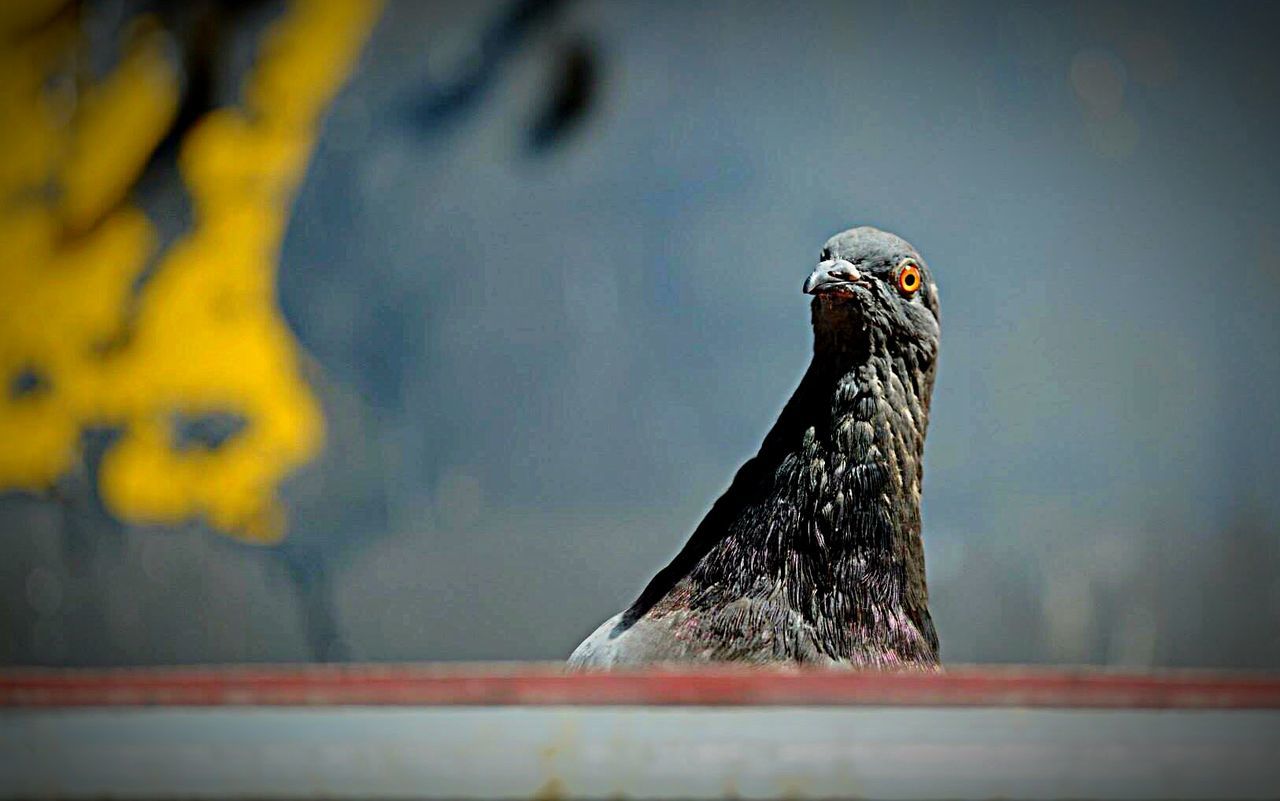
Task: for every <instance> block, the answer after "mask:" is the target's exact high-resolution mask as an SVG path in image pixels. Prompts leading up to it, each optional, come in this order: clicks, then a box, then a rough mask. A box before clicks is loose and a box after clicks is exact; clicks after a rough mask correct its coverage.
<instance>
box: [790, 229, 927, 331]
mask: <svg viewBox="0 0 1280 801" xmlns="http://www.w3.org/2000/svg"><path fill="white" fill-rule="evenodd" d="M819 258H820V261H819V262H818V266H817V268H816V269H815V270H814V271H813V273H812V274H811V275H810V276H809V278H808V279H807V280H806V281H805V282H804V291H805V293H807V294H809V295H813V303H812V310H813V328H814V335H815V345H816V346H817V347H818V348H819V349H823V348H824V347H832V348H835V349H838V350H848V349H860V348H861V347H865V346H866V345H867V344H869V340H871V339H873V338H874V339H882V340H884V341H885V342H884V344H888V345H890V346H891V347H892V346H902V345H912V346H915V347H917V348H919V349H921V350H923V351H924V352H925V353H928V354H930V355H932V354H934V353H936V351H937V346H938V336H939V328H938V287H937V286H936V285H935V284H934V282H933V276H932V274H931V273H930V272H929V267H928V265H927V264H925V261H924V259H922V258H921V257H920V254H919V253H917V252H916V249H915V248H914V247H912V246H911V244H910V243H909V242H907V241H906V240H905V239H902V238H901V237H897V236H894V235H893V234H891V233H888V232H886V231H881V230H880V229H878V228H872V227H871V226H861V227H858V228H850V229H849V230H847V231H843V232H841V233H839V234H836V235H835V236H833V237H831V238H830V239H828V240H827V243H826V245H825V246H824V247H823V248H822V254H821V256H820V257H819Z"/></svg>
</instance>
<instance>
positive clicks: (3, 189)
mask: <svg viewBox="0 0 1280 801" xmlns="http://www.w3.org/2000/svg"><path fill="white" fill-rule="evenodd" d="M37 5H38V4H31V8H32V9H34V10H33V11H32V12H31V13H29V14H28V15H27V16H26V17H23V16H22V15H17V14H13V13H9V12H6V13H5V14H3V15H0V36H4V37H5V38H6V39H7V40H9V41H6V42H5V43H4V44H3V47H2V49H0V119H4V120H5V121H6V123H5V125H4V126H3V127H0V379H2V380H4V381H6V382H7V383H8V384H9V387H8V391H3V390H5V387H3V386H0V442H3V443H4V444H3V447H0V489H6V488H7V489H20V490H27V491H41V490H44V489H47V488H48V487H49V486H50V485H51V484H52V483H53V482H55V481H56V480H57V479H58V477H59V476H61V475H63V474H65V473H66V472H67V471H69V470H70V469H72V467H73V466H74V464H75V463H76V461H77V460H78V459H79V458H80V453H79V448H80V441H81V436H82V433H83V432H84V431H85V429H87V428H92V427H104V426H105V427H112V428H117V429H119V430H120V432H121V435H120V437H119V439H118V440H117V441H116V442H115V443H114V444H113V445H112V446H111V447H110V448H109V449H108V450H107V452H106V455H105V456H104V459H103V462H102V465H101V469H100V474H99V481H100V489H101V493H102V497H103V499H104V502H105V503H106V505H107V507H108V509H109V510H110V511H111V512H112V513H113V514H115V515H117V516H118V517H120V518H121V519H123V520H128V521H134V522H139V523H178V522H181V521H184V520H187V519H190V518H195V517H200V518H203V519H205V520H207V521H208V522H209V523H211V524H212V525H213V526H215V527H217V528H219V529H221V530H223V531H226V532H227V533H229V534H232V535H234V536H236V537H239V538H242V539H245V540H250V541H256V542H273V541H276V540H278V539H279V538H280V537H281V536H283V533H284V530H285V529H284V519H283V512H282V510H281V508H280V504H279V501H278V497H277V492H278V486H279V483H280V481H281V480H282V479H283V478H284V477H285V476H286V475H287V474H288V473H289V472H290V471H292V470H293V469H295V468H296V467H298V466H299V465H300V464H302V463H304V462H305V461H307V460H309V459H310V458H312V457H313V456H314V455H315V454H316V453H317V452H318V450H319V448H320V447H321V444H322V438H323V419H322V417H321V414H320V411H319V408H318V405H317V403H316V401H315V399H314V398H313V397H312V395H311V393H310V392H309V390H308V388H307V386H306V384H305V382H304V381H303V379H302V376H301V375H300V372H299V352H298V346H297V344H296V343H295V342H294V340H293V338H292V336H291V334H290V332H289V330H288V328H287V326H286V325H285V323H284V320H283V319H282V317H281V316H280V314H279V311H278V309H277V307H276V298H275V271H276V267H277V260H278V255H279V251H280V246H281V242H282V239H283V236H284V231H285V226H286V223H287V221H288V213H289V209H290V205H291V203H292V200H293V197H294V194H295V193H296V190H297V188H298V184H299V182H300V181H301V179H302V176H303V174H304V171H305V168H306V164H307V161H308V158H309V157H310V154H311V151H312V149H313V146H314V143H315V139H316V135H317V126H318V121H319V117H320V115H321V114H322V112H323V110H324V108H325V107H326V106H327V105H328V103H329V102H330V100H331V99H332V97H333V95H334V94H335V93H336V92H337V90H338V88H339V87H340V85H341V83H342V81H343V80H344V79H345V78H346V76H347V75H348V74H349V72H350V70H351V69H352V67H353V65H354V63H355V60H356V58H357V56H358V55H359V51H360V48H361V47H362V46H363V44H364V41H365V40H366V39H367V37H368V34H369V32H370V30H371V29H372V26H373V23H374V21H375V20H376V18H377V16H378V13H379V11H380V7H379V5H378V4H376V3H373V2H366V1H365V0H297V2H294V3H292V4H291V5H289V6H288V8H287V10H286V11H285V12H284V14H283V15H282V16H281V17H280V18H279V19H278V20H276V21H275V22H274V24H273V25H272V26H271V27H270V28H269V30H268V31H267V32H266V34H265V35H264V37H263V41H262V44H261V46H260V50H259V54H258V59H257V63H256V65H255V66H254V68H253V70H252V71H251V73H250V75H249V76H248V78H247V79H246V82H245V86H244V92H243V96H244V98H245V102H244V105H243V107H238V108H223V109H218V110H216V111H213V112H210V113H208V114H207V115H205V116H204V117H203V118H201V119H200V120H198V121H197V122H196V124H195V125H194V126H193V127H192V128H191V129H190V131H189V132H188V134H187V135H186V136H185V137H184V139H183V141H182V142H181V145H180V150H179V171H180V173H181V177H182V180H183V182H184V184H185V185H186V187H187V190H188V192H189V194H190V197H191V201H192V207H193V209H194V223H193V225H192V227H191V229H190V230H189V231H188V232H187V233H186V234H184V235H183V236H182V237H181V238H179V239H178V240H177V241H176V242H175V243H174V244H173V245H172V246H171V247H169V248H168V249H167V250H166V251H165V252H163V253H157V252H156V248H157V236H156V233H155V231H154V229H153V226H152V224H151V222H150V221H149V220H148V219H147V218H146V216H145V215H144V214H143V213H142V212H141V211H139V210H138V209H136V208H134V207H132V206H131V205H129V204H128V202H127V197H128V193H129V191H130V188H131V187H132V185H133V184H134V182H135V181H136V180H137V178H138V176H139V175H140V173H141V171H142V170H143V169H144V167H145V166H146V164H147V161H148V159H149V158H150V156H151V153H152V152H153V151H154V149H155V147H156V146H157V145H158V143H159V142H160V141H161V140H162V139H163V137H164V136H165V135H166V133H167V132H168V131H169V129H170V127H171V126H172V125H173V122H174V118H175V115H176V113H177V109H178V104H179V101H180V78H179V75H178V73H177V70H176V68H175V66H174V64H173V63H172V60H171V59H172V56H171V55H170V53H169V50H170V49H171V48H170V47H169V42H168V40H167V36H166V34H165V33H164V31H163V30H161V29H160V27H159V26H158V25H157V24H156V23H155V22H153V21H151V20H148V19H142V20H136V21H135V22H134V24H133V25H131V27H130V31H129V34H128V36H127V37H126V38H127V41H126V43H125V46H124V52H123V55H122V57H121V58H120V60H119V62H118V63H117V65H116V66H115V67H114V69H113V70H112V71H111V73H110V74H108V75H107V76H105V77H104V78H103V79H102V80H100V81H98V82H96V83H93V84H92V85H89V86H80V87H79V88H78V89H74V88H71V87H70V86H68V85H67V84H68V81H65V80H64V81H62V82H61V83H59V81H57V80H54V78H55V77H56V76H58V75H59V74H61V73H65V72H66V71H67V70H68V69H69V65H74V58H75V54H76V51H77V49H78V48H79V47H80V45H81V43H80V40H79V32H78V30H77V27H76V19H75V15H74V14H70V13H66V12H65V10H64V12H62V13H59V12H58V10H57V8H56V7H55V6H56V5H57V4H54V3H46V4H44V8H42V9H36V8H35V7H36V6H37ZM37 12H39V13H37ZM41 21H43V24H41V25H39V26H37V27H34V28H32V27H31V26H32V25H33V24H35V23H38V22H41ZM83 82H84V81H80V83H83ZM68 95H71V97H68ZM153 262H154V266H153V268H152V269H151V270H150V271H149V272H148V275H147V276H146V278H145V280H142V281H141V285H140V288H139V287H138V283H139V281H140V279H142V277H143V273H144V271H145V270H147V268H148V265H150V264H152V263H153ZM203 414H234V415H236V416H238V417H239V418H241V419H243V420H244V421H246V423H247V424H246V425H245V427H244V428H243V430H241V431H239V432H238V433H236V434H235V435H234V436H231V437H230V438H229V439H227V441H226V442H225V443H223V444H221V445H220V446H218V447H209V448H199V447H195V448H192V447H180V446H179V443H178V442H177V437H176V434H175V420H176V419H177V416H178V415H186V416H192V415H195V416H198V415H203Z"/></svg>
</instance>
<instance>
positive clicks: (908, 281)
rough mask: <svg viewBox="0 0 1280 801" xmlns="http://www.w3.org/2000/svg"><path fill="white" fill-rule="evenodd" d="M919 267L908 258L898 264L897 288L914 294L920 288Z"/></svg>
mask: <svg viewBox="0 0 1280 801" xmlns="http://www.w3.org/2000/svg"><path fill="white" fill-rule="evenodd" d="M920 282H921V278H920V268H919V267H917V266H916V263H915V262H913V261H911V260H910V259H908V260H906V261H903V262H902V264H900V265H899V266H898V289H899V290H901V291H902V292H904V293H906V294H908V295H914V294H915V293H916V291H917V290H919V289H920Z"/></svg>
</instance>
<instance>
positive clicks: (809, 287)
mask: <svg viewBox="0 0 1280 801" xmlns="http://www.w3.org/2000/svg"><path fill="white" fill-rule="evenodd" d="M861 279H862V276H861V275H860V274H859V273H858V270H857V268H856V267H854V266H853V265H852V264H851V263H849V262H847V261H845V260H844V259H828V260H827V261H821V262H818V268H817V269H816V270H814V271H813V273H812V274H811V275H810V276H809V277H808V278H807V279H805V282H804V293H805V294H806V295H821V294H822V293H824V292H831V291H834V290H836V289H839V288H841V287H845V288H847V287H848V285H849V284H855V283H857V282H858V281H860V280H861Z"/></svg>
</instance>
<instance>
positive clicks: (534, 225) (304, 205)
mask: <svg viewBox="0 0 1280 801" xmlns="http://www.w3.org/2000/svg"><path fill="white" fill-rule="evenodd" d="M270 10H271V5H270V4H268V5H267V6H266V7H265V10H259V11H255V13H252V14H247V15H242V16H241V17H238V18H237V20H236V22H235V24H236V25H238V26H241V30H242V32H243V36H244V37H245V38H246V40H247V41H248V42H249V43H250V44H252V34H253V32H254V31H255V30H256V29H257V28H256V27H255V26H260V25H261V19H263V18H265V17H269V15H270ZM1278 34H1280V6H1277V5H1272V4H1247V3H1234V4H1218V3H1205V4H1187V3H1160V4H1140V5H1137V4H1132V5H1131V4H1124V5H1113V4H1083V5H1078V4H1049V3H1036V4H1022V3H1016V4H1006V3H964V4H960V3H946V2H936V3H934V2H914V3H907V4H897V3H892V4H890V3H886V4H866V3H846V2H829V3H816V2H815V3H796V4H773V3H753V4H747V3H742V2H732V3H730V2H721V3H696V4H695V3H623V2H596V1H594V0H581V1H580V2H562V3H551V2H518V3H510V2H477V1H476V0H469V2H465V3H462V2H457V3H444V2H433V3H417V2H409V1H408V0H404V1H403V2H392V3H391V4H390V5H389V6H388V7H387V9H386V11H385V13H384V15H383V17H382V19H381V21H380V22H379V24H378V26H377V28H376V30H375V32H374V34H373V36H372V39H371V40H370V42H369V44H368V46H367V47H366V49H365V51H364V55H363V57H362V61H361V64H360V66H359V68H358V69H357V71H356V72H355V74H354V75H353V76H352V78H351V80H350V82H349V83H348V84H347V86H346V88H345V89H344V90H343V91H342V93H341V94H340V95H339V97H338V98H337V100H336V101H335V102H334V104H333V105H332V107H331V110H330V114H329V116H328V119H327V121H326V124H325V129H324V132H323V135H322V137H321V139H320V142H319V146H318V150H317V152H316V154H315V157H314V159H313V161H312V164H311V167H310V171H309V174H308V177H307V179H306V182H305V184H304V186H303V188H302V190H301V194H300V196H299V198H298V201H297V204H296V208H295V212H294V214H293V218H292V221H291V223H290V229H289V232H288V235H287V238H286V243H285V248H284V252H283V257H282V265H281V269H280V274H279V292H280V302H281V306H282V309H283V312H284V314H285V316H286V318H287V320H288V321H289V324H290V325H291V327H292V329H293V331H294V334H295V336H296V337H297V339H298V340H299V342H300V343H301V344H302V346H303V348H304V350H305V351H306V353H307V354H308V356H307V375H308V378H309V381H310V384H311V388H312V390H313V392H314V393H315V394H316V395H317V396H318V397H319V398H320V400H321V402H322V404H323V406H324V410H325V416H326V423H327V443H328V444H327V448H326V451H325V453H324V455H323V456H322V457H321V458H320V459H319V460H317V461H315V462H314V463H313V464H311V465H310V466H308V467H307V468H305V469H304V470H303V471H301V472H300V473H298V474H296V475H295V476H294V477H293V478H292V479H291V480H290V482H289V484H288V485H287V486H286V488H285V497H286V500H287V501H288V506H289V508H290V514H291V525H290V531H289V534H288V536H287V538H286V539H285V540H284V542H283V544H281V545H278V546H274V547H255V546H250V545H244V544H240V543H238V542H236V541H234V540H233V539H230V538H227V537H225V536H223V535H221V534H219V533H218V532H216V531H213V530H211V529H209V528H207V527H206V526H203V525H201V524H199V523H198V522H196V523H192V524H191V525H188V526H184V527H181V528H142V527H135V526H131V525H127V524H125V523H123V522H121V521H118V520H112V519H111V518H110V517H109V516H108V515H106V514H105V513H104V512H103V511H102V508H101V504H100V503H99V502H97V500H96V491H95V489H94V486H93V469H94V467H93V465H94V453H95V450H96V451H98V452H100V451H101V449H102V448H105V447H110V443H109V441H107V442H102V443H98V444H97V445H96V446H95V445H94V441H93V439H94V438H93V437H92V436H90V437H88V440H89V442H88V447H87V448H86V456H85V468H84V471H83V475H79V476H78V477H77V476H71V477H69V478H68V479H67V480H66V481H65V482H64V486H63V487H62V488H61V489H60V492H59V493H58V494H57V498H56V499H55V498H51V497H34V496H29V495H19V494H9V495H6V496H4V497H3V498H2V499H0V534H2V535H3V537H4V545H3V559H2V560H0V631H3V636H2V637H0V660H2V661H3V662H4V663H8V664H47V665H107V664H111V665H114V664H152V663H190V662H239V661H263V660H270V661H308V660H346V659H359V660H437V659H439V660H467V659H560V658H563V657H564V656H565V655H567V653H568V652H569V651H570V650H571V649H572V648H573V646H574V645H575V644H576V643H577V642H578V641H579V640H580V639H581V638H582V637H583V636H584V635H585V634H586V633H588V632H589V631H590V630H591V629H592V628H594V626H595V625H596V624H598V623H599V622H600V621H601V620H602V619H604V618H605V617H607V616H609V615H611V614H613V613H614V612H616V611H617V610H618V609H620V608H621V607H623V606H625V605H626V604H627V603H629V602H630V600H631V599H632V598H633V597H634V596H635V594H636V593H638V591H639V590H640V589H641V587H642V586H643V585H644V583H645V582H646V581H647V580H648V578H649V577H650V576H651V575H652V574H653V572H654V571H656V570H657V569H658V568H660V567H661V566H662V565H663V564H665V562H666V560H667V559H669V558H670V557H671V556H672V555H673V554H674V553H675V551H676V550H677V549H678V548H679V547H680V545H681V544H682V543H683V542H684V539H685V538H686V536H687V535H688V533H689V532H690V531H692V529H693V527H694V526H695V525H696V524H697V522H698V521H699V520H700V518H701V516H702V514H703V513H704V512H705V510H706V509H707V508H708V507H709V505H710V504H711V503H712V501H713V500H714V499H715V498H716V497H717V496H718V494H719V493H720V492H721V491H722V490H723V489H724V488H725V487H726V485H727V483H728V481H729V479H730V478H731V476H732V475H733V473H734V471H735V470H736V469H737V467H738V466H739V465H740V464H741V463H742V462H743V461H744V460H746V459H747V458H748V457H750V456H751V455H752V454H753V453H754V452H755V449H756V448H757V447H758V445H759V443H760V441H761V439H762V437H763V435H764V433H765V432H766V431H767V430H768V428H769V426H770V425H771V423H772V422H773V420H774V419H775V417H776V415H777V414H778V412H779V411H780V409H781V408H782V405H783V403H784V402H785V401H786V399H787V397H788V396H789V394H790V392H791V391H792V389H793V387H794V386H795V384H796V383H797V381H798V379H799V377H800V376H801V374H802V372H803V371H804V369H805V366H806V364H807V359H808V354H809V347H810V333H809V325H808V310H807V302H806V301H807V299H806V298H805V297H804V296H803V295H802V294H801V292H800V284H801V282H802V280H803V279H804V277H805V276H806V275H807V274H808V272H809V270H810V269H811V267H812V265H813V264H814V262H815V260H816V258H817V254H818V250H819V248H820V247H821V244H822V242H823V240H824V239H825V238H826V237H828V236H829V235H831V234H833V233H835V232H837V231H839V230H841V229H843V228H846V227H848V226H850V225H853V224H873V225H877V226H880V227H883V228H886V229H889V230H892V231H894V232H896V233H899V234H901V235H902V236H904V237H906V238H908V239H909V240H911V241H912V242H913V243H914V244H915V245H916V246H917V247H918V248H919V249H920V250H921V252H922V253H923V254H924V256H925V258H926V259H928V261H929V263H930V265H931V266H932V267H933V270H934V271H935V273H936V275H937V279H938V282H939V285H940V287H941V292H942V301H943V357H942V362H941V368H940V373H939V376H938V382H937V389H936V394H935V397H934V413H933V418H932V425H931V428H930V436H929V441H928V447H927V451H926V473H925V475H926V481H925V509H924V514H925V542H926V550H927V565H928V576H929V581H930V586H931V590H932V606H933V611H934V616H935V620H936V621H937V625H938V630H939V632H940V635H941V639H942V649H943V651H942V653H943V657H944V659H945V660H947V661H950V662H1054V663H1080V662H1089V663H1105V664H1121V665H1165V666H1220V667H1239V668H1262V667H1265V668H1280V637H1278V636H1277V627H1278V624H1280V571H1278V570H1277V567H1278V566H1280V542H1278V541H1277V533H1278V532H1280V496H1278V495H1277V493H1276V492H1275V491H1274V485H1275V481H1276V475H1277V468H1278V467H1280V404H1277V400H1276V395H1277V390H1278V389H1280V356H1278V355H1277V348H1278V347H1280V321H1278V320H1277V315H1276V312H1275V309H1276V307H1277V302H1278V301H1280V223H1278V222H1277V220H1280V159H1278V158H1277V156H1276V145H1275V143H1276V142H1277V141H1280V105H1278V103H1277V101H1278V100H1280V57H1277V55H1276V52H1277V51H1276V44H1275V43H1276V40H1277V35H1278ZM243 61H244V59H243V58H240V59H239V61H238V62H237V60H236V59H235V58H232V59H230V63H231V64H232V66H233V67H234V65H235V64H236V63H240V62H243ZM229 69H230V68H229ZM231 73H232V74H231V77H228V78H226V81H227V84H226V85H229V82H230V81H231V78H232V77H234V70H231ZM219 87H223V88H222V89H221V91H224V92H225V91H230V90H227V89H226V88H225V86H224V84H219V83H217V82H216V81H215V83H214V93H215V96H216V94H217V92H218V91H219ZM163 177H164V175H163V171H162V172H161V175H160V176H159V179H158V180H156V181H151V182H144V184H143V185H142V186H141V187H140V188H139V191H138V198H137V199H138V201H139V202H140V203H141V205H142V206H143V207H144V208H147V209H148V210H149V211H150V213H151V214H152V216H153V218H156V219H157V222H158V223H160V224H161V225H162V227H166V226H167V228H168V230H170V231H171V232H176V231H178V230H180V229H181V226H182V224H183V220H182V216H181V214H180V213H177V212H173V211H171V210H170V206H167V205H166V203H168V200H166V198H167V197H168V196H167V195H166V194H165V192H164V191H161V190H158V189H154V187H155V186H157V185H160V184H163V180H162V179H163ZM99 439H101V438H99ZM108 439H109V438H108Z"/></svg>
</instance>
